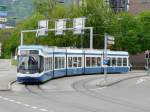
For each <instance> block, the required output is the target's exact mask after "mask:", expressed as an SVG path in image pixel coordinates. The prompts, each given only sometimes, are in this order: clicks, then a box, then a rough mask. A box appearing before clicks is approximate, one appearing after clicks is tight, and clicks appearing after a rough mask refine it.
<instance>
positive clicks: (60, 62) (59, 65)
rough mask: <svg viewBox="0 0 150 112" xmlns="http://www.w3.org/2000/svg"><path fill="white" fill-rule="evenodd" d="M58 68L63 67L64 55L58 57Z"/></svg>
mask: <svg viewBox="0 0 150 112" xmlns="http://www.w3.org/2000/svg"><path fill="white" fill-rule="evenodd" d="M58 61H59V62H58V68H62V57H58Z"/></svg>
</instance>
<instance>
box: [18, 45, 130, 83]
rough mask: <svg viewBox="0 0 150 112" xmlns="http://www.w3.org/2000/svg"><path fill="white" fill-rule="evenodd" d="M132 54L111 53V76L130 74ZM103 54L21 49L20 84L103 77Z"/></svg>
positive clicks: (98, 52) (109, 62) (89, 51)
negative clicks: (74, 77)
mask: <svg viewBox="0 0 150 112" xmlns="http://www.w3.org/2000/svg"><path fill="white" fill-rule="evenodd" d="M128 58H129V56H128V52H123V51H108V67H107V71H108V73H122V72H128V71H129V64H128V63H129V62H128ZM103 72H104V65H103V51H102V50H90V49H72V48H57V47H48V46H39V45H28V46H19V48H18V67H17V81H18V82H21V83H26V82H44V81H47V80H49V79H52V78H57V77H62V76H71V75H81V74H95V73H103Z"/></svg>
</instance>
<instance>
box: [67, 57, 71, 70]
mask: <svg viewBox="0 0 150 112" xmlns="http://www.w3.org/2000/svg"><path fill="white" fill-rule="evenodd" d="M68 67H69V68H72V57H69V58H68Z"/></svg>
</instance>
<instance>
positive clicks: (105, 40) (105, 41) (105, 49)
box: [104, 33, 107, 82]
mask: <svg viewBox="0 0 150 112" xmlns="http://www.w3.org/2000/svg"><path fill="white" fill-rule="evenodd" d="M104 38H105V39H104V61H107V33H105V37H104ZM104 64H105V63H104ZM104 76H105V78H104V79H105V82H107V65H106V64H105V66H104Z"/></svg>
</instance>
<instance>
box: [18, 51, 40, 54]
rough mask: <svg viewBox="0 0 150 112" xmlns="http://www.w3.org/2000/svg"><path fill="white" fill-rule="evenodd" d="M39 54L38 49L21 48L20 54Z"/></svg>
mask: <svg viewBox="0 0 150 112" xmlns="http://www.w3.org/2000/svg"><path fill="white" fill-rule="evenodd" d="M30 54H39V51H38V50H21V51H20V55H30Z"/></svg>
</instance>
